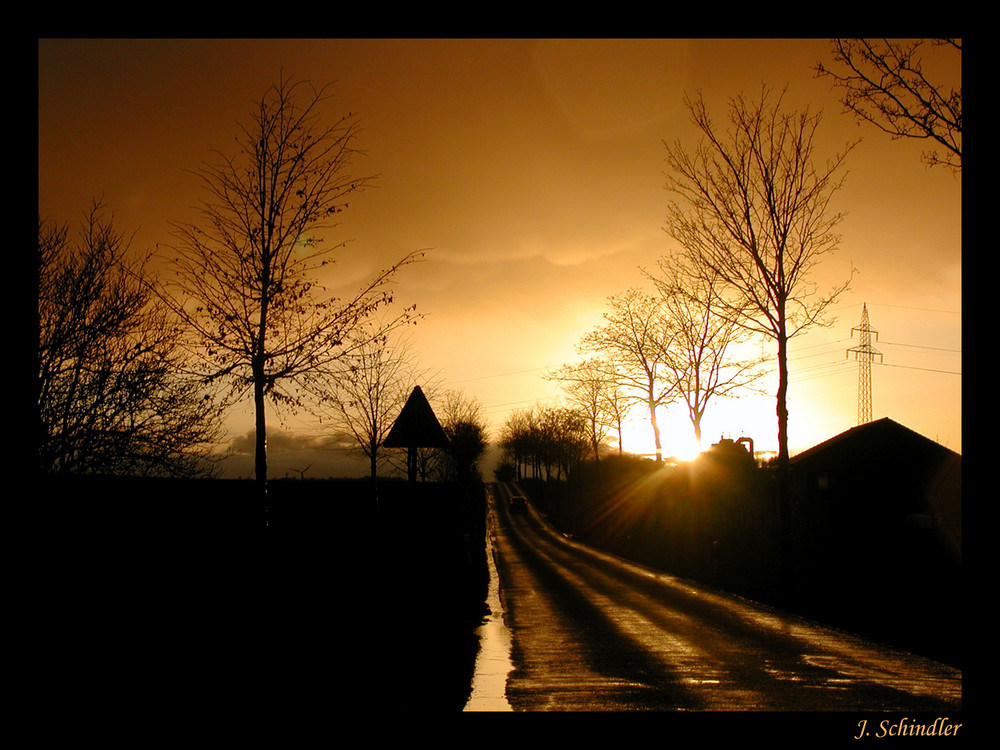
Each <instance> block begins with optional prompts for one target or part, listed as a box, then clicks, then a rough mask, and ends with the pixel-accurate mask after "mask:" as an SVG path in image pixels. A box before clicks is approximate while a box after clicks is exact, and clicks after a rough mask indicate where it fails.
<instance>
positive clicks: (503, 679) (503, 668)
mask: <svg viewBox="0 0 1000 750" xmlns="http://www.w3.org/2000/svg"><path fill="white" fill-rule="evenodd" d="M493 523H494V519H493V517H492V511H491V516H490V529H489V533H488V534H487V535H486V559H487V562H488V564H489V571H490V583H489V589H488V591H487V595H486V603H487V605H489V611H490V613H489V615H487V617H486V619H485V620H484V621H483V624H482V625H480V626H479V628H478V629H477V630H476V634H477V635H478V636H479V653H478V654H477V655H476V668H475V673H474V675H473V677H472V692H471V694H470V695H469V700H468V701H466V704H465V709H464V710H465V711H511V710H512V709H511V707H510V704H509V703H508V702H507V675H508V674H510V672H511V670H512V669H513V668H514V665H513V664H512V663H511V661H510V631H509V630H507V626H506V625H504V622H503V605H502V604H501V603H500V582H499V578H498V576H497V568H496V563H495V562H494V560H493Z"/></svg>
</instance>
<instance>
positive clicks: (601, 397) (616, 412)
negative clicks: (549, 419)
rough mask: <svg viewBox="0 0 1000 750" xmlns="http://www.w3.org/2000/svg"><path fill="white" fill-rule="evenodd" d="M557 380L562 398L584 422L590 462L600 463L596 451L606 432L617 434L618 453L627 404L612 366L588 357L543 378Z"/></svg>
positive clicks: (620, 450) (605, 436)
mask: <svg viewBox="0 0 1000 750" xmlns="http://www.w3.org/2000/svg"><path fill="white" fill-rule="evenodd" d="M546 377H547V378H548V379H549V380H555V381H557V382H558V383H559V384H560V386H561V387H562V390H563V393H565V394H566V399H567V401H569V403H570V404H571V405H572V406H573V407H575V408H576V409H577V410H578V411H579V412H580V414H582V415H584V416H585V417H586V420H587V425H588V434H589V439H590V449H591V451H592V452H593V455H594V462H595V463H597V462H599V461H600V449H601V445H603V444H604V440H605V439H606V438H607V436H608V433H609V432H611V431H614V432H615V433H616V434H617V435H618V453H619V454H620V453H621V452H622V422H623V421H624V420H625V416H626V414H627V413H628V410H629V407H630V406H631V405H632V403H633V402H631V401H630V400H629V399H628V398H627V397H626V396H625V393H624V392H623V390H622V386H621V378H620V377H619V376H618V375H617V374H616V372H615V368H614V363H613V362H612V361H611V360H610V359H609V358H606V357H590V358H588V359H585V360H583V361H582V362H578V363H575V364H571V365H563V366H562V367H559V368H558V369H556V370H555V371H554V372H552V373H550V374H549V375H547V376H546Z"/></svg>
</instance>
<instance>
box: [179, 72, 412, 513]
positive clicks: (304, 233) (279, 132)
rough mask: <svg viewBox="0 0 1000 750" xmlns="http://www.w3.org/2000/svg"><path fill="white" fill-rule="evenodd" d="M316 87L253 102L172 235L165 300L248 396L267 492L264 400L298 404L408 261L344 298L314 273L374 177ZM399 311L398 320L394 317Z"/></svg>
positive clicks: (210, 365)
mask: <svg viewBox="0 0 1000 750" xmlns="http://www.w3.org/2000/svg"><path fill="white" fill-rule="evenodd" d="M327 101H328V97H327V96H326V93H325V88H321V89H318V90H317V89H315V88H314V87H313V86H312V85H311V84H309V83H308V82H305V81H293V80H290V79H287V78H285V77H282V78H281V79H280V80H279V82H278V83H277V84H276V85H273V86H271V87H270V88H268V89H267V90H266V91H265V93H264V94H263V96H262V97H261V98H260V100H259V101H257V102H256V103H255V105H254V108H253V109H252V111H251V113H250V117H249V123H248V124H246V125H244V126H241V127H240V130H239V133H238V135H237V137H236V147H235V152H234V153H233V154H232V155H226V154H222V153H218V160H217V161H215V162H214V163H211V164H208V165H206V166H205V167H204V168H202V169H201V170H200V171H199V172H198V174H199V175H200V177H201V180H202V184H203V186H204V188H205V190H206V192H207V196H208V197H207V198H206V199H205V200H204V201H203V202H202V205H201V221H200V222H199V223H188V224H181V225H178V227H177V234H178V240H179V243H178V245H177V247H176V248H175V253H174V257H173V260H174V269H175V271H176V275H175V278H174V280H173V282H172V284H171V285H170V286H169V287H168V293H169V294H172V295H173V299H176V300H177V304H176V309H177V312H178V313H179V314H180V315H181V316H182V317H183V319H184V320H185V322H186V323H187V324H188V326H189V328H190V330H191V332H192V333H193V334H194V337H195V341H194V344H195V346H196V347H197V349H196V351H197V352H198V353H199V354H200V356H201V362H200V364H201V367H202V370H203V372H204V373H205V374H206V376H207V377H208V378H210V379H213V380H214V379H226V380H228V381H229V383H230V384H231V386H232V391H231V396H232V397H234V398H235V397H242V396H244V395H245V394H246V393H247V392H248V391H249V392H252V396H253V404H254V412H255V425H256V447H255V477H256V481H257V484H258V486H259V488H260V490H261V493H262V494H263V495H265V496H266V492H267V490H266V488H267V438H266V435H267V425H266V417H265V403H266V402H267V401H270V402H272V403H275V404H293V405H294V404H301V403H302V398H303V396H304V395H308V394H310V393H311V392H312V388H313V387H314V386H316V387H318V386H317V383H319V382H322V380H323V379H324V378H326V377H328V376H329V375H330V373H331V372H332V371H333V369H334V366H335V364H336V362H337V360H338V359H339V358H340V357H341V356H342V354H343V353H344V351H345V347H344V342H345V341H347V340H348V336H349V335H350V334H351V333H352V332H356V331H357V330H358V326H359V324H360V323H361V322H362V321H364V320H365V319H367V318H368V317H369V316H370V315H371V314H372V313H374V312H375V311H376V310H377V309H379V308H381V307H382V306H383V305H387V304H389V303H390V302H391V301H392V291H391V282H392V280H393V279H394V277H395V275H396V273H397V271H398V270H399V269H400V268H401V267H402V266H403V265H405V264H407V263H409V262H411V261H412V260H414V259H415V258H416V257H417V256H416V255H407V256H406V257H404V258H403V259H401V260H400V261H398V262H396V263H394V264H392V265H391V266H390V267H388V268H386V269H384V270H382V271H379V272H378V273H376V274H375V275H374V277H373V278H372V279H371V280H370V282H369V283H367V284H366V285H364V286H363V287H362V288H361V289H359V290H358V291H357V292H356V294H354V295H353V296H351V298H350V299H347V300H342V299H338V298H336V297H334V296H333V295H332V294H330V293H329V292H327V291H326V289H325V288H324V287H322V286H321V284H320V279H319V276H318V273H317V272H318V271H319V269H321V268H322V267H324V266H326V265H327V264H329V263H331V262H332V261H333V257H332V253H333V251H334V250H335V249H336V248H337V247H339V246H340V245H335V246H330V245H326V244H324V233H325V232H326V231H328V230H329V229H331V228H332V227H334V226H336V217H337V215H338V214H339V213H340V212H341V211H342V210H343V209H344V208H345V207H346V205H347V203H346V200H347V198H348V197H349V196H350V195H352V194H354V193H356V192H358V191H360V190H362V189H363V188H364V187H366V186H367V185H368V184H369V182H370V181H371V179H372V178H368V177H361V178H358V177H356V176H354V175H352V174H351V173H350V171H349V170H350V168H351V167H352V163H353V160H354V158H355V156H356V155H357V154H358V152H357V150H356V148H355V145H354V144H355V141H356V137H357V134H358V124H357V122H356V120H355V118H354V117H353V115H350V114H348V115H345V116H343V117H341V118H339V119H335V120H334V121H333V122H332V124H327V123H326V122H325V121H324V120H323V114H324V107H325V105H326V102H327ZM405 315H406V312H404V313H403V316H405Z"/></svg>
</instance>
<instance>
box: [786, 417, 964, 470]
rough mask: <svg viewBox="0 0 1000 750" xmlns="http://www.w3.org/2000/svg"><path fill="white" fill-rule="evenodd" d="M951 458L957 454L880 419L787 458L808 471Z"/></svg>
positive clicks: (894, 423)
mask: <svg viewBox="0 0 1000 750" xmlns="http://www.w3.org/2000/svg"><path fill="white" fill-rule="evenodd" d="M953 457H958V454H957V453H955V452H954V451H952V450H951V449H949V448H946V447H945V446H943V445H941V444H940V443H937V442H935V441H933V440H931V439H930V438H926V437H924V436H923V435H921V434H920V433H918V432H914V431H913V430H911V429H910V428H908V427H905V426H903V425H901V424H899V423H898V422H895V421H893V420H891V419H889V418H888V417H883V418H882V419H877V420H875V421H872V422H868V423H866V424H863V425H858V426H857V427H852V428H851V429H849V430H846V431H845V432H842V433H840V434H839V435H836V436H834V437H832V438H830V439H829V440H827V441H825V442H823V443H820V444H818V445H815V446H813V447H812V448H809V449H808V450H805V451H803V452H802V453H798V454H796V455H795V456H792V457H791V458H790V459H789V464H790V465H791V466H792V467H793V468H798V469H806V470H808V469H810V468H814V467H819V466H824V465H836V466H837V467H839V468H846V467H847V466H850V465H857V464H858V463H869V462H872V461H878V462H880V463H883V464H884V463H885V462H887V461H889V460H891V459H897V460H907V461H922V462H925V461H933V462H937V461H943V460H945V459H949V458H953Z"/></svg>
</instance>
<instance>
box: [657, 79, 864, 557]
mask: <svg viewBox="0 0 1000 750" xmlns="http://www.w3.org/2000/svg"><path fill="white" fill-rule="evenodd" d="M769 96H770V92H769V91H768V90H767V89H766V88H764V89H762V92H761V98H760V100H759V101H749V100H748V99H747V98H746V97H745V96H743V95H740V96H738V97H735V98H733V99H731V100H730V105H729V126H730V127H729V128H728V129H727V130H725V131H724V132H722V131H719V130H718V129H716V127H715V124H714V123H713V121H712V119H711V117H710V116H709V113H708V109H707V108H706V106H705V103H704V101H703V100H702V99H701V97H699V98H697V99H694V100H692V99H690V98H689V99H688V100H687V104H688V107H689V108H690V111H691V115H692V121H693V122H694V124H695V126H696V127H697V128H698V130H699V131H700V134H701V136H702V140H701V142H700V143H699V144H698V146H697V147H696V148H695V149H694V150H693V151H687V150H685V149H684V148H683V147H682V146H681V144H679V143H675V144H674V145H669V144H668V145H667V164H668V168H669V169H668V172H667V188H668V190H669V191H670V192H671V193H672V194H673V195H674V196H675V198H674V199H672V200H671V201H670V202H669V204H668V211H667V220H666V229H667V232H668V233H669V234H670V236H672V237H673V238H674V239H675V240H676V241H677V242H678V243H679V245H680V252H679V254H678V263H683V264H684V265H685V267H686V268H688V269H690V271H691V272H692V273H695V274H697V275H699V276H700V277H701V278H702V279H707V280H716V281H718V282H720V287H719V288H720V294H719V296H718V298H717V299H718V302H719V304H718V305H717V306H716V307H717V310H718V313H719V314H721V315H723V316H725V317H727V318H728V319H729V320H731V321H732V322H733V323H734V324H736V325H739V326H742V327H743V328H744V329H746V330H747V331H749V332H752V333H756V334H760V335H762V336H764V337H766V338H769V339H773V340H774V341H775V343H776V347H777V367H778V389H777V394H776V398H775V401H776V408H775V412H776V415H777V420H778V457H777V467H778V488H779V500H778V502H779V508H780V512H781V519H780V520H781V523H782V524H783V542H784V545H783V552H784V553H785V558H786V559H787V554H788V545H789V542H790V540H789V538H788V525H787V524H788V515H789V508H790V496H789V486H788V458H789V455H788V342H789V340H790V339H791V338H792V337H794V336H795V335H797V334H798V333H800V332H801V331H803V330H805V329H806V328H808V327H811V326H816V325H828V324H829V322H830V321H829V320H828V319H827V318H826V317H825V316H826V312H827V310H828V308H829V307H830V305H832V304H833V302H834V301H835V300H836V299H837V297H838V296H839V295H840V294H841V293H842V292H843V291H844V290H846V289H847V288H848V287H849V284H850V279H848V280H847V281H846V282H845V283H843V284H841V285H839V286H836V287H834V288H833V289H831V290H830V291H829V292H828V293H826V294H818V293H817V291H816V285H815V283H814V282H813V281H812V280H811V278H810V276H811V273H812V272H813V271H814V269H815V268H816V266H817V264H818V263H819V261H820V260H822V259H823V257H824V256H825V255H827V254H829V253H831V252H833V251H834V250H835V249H836V248H837V246H838V244H839V240H840V238H839V237H838V236H837V235H836V234H835V233H834V229H835V228H836V226H837V225H838V224H839V222H840V221H841V219H842V215H841V214H838V213H832V212H831V211H830V204H831V200H832V198H833V196H834V195H835V194H836V192H837V191H838V190H839V188H840V187H841V185H842V182H843V177H838V173H839V172H840V171H841V168H842V167H843V164H844V160H845V158H846V156H847V154H848V153H849V152H850V150H851V149H852V148H853V146H854V145H855V144H848V145H847V147H846V148H845V150H844V151H843V152H841V153H840V154H836V155H835V156H833V157H832V158H830V159H829V160H827V162H826V163H825V165H824V166H823V167H822V168H820V169H817V167H816V166H814V163H813V157H814V154H813V152H814V148H815V140H814V139H815V135H816V130H817V128H818V127H819V124H820V120H821V118H820V116H819V115H818V114H811V113H810V112H809V111H808V109H807V110H805V111H803V112H787V113H786V112H783V111H782V109H781V100H782V97H781V96H779V97H778V100H777V102H775V103H774V104H771V103H770V102H769ZM855 143H856V142H855ZM785 572H788V571H787V569H786V571H785Z"/></svg>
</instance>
